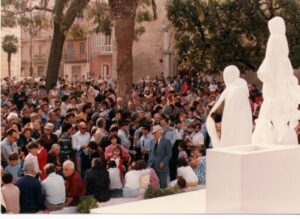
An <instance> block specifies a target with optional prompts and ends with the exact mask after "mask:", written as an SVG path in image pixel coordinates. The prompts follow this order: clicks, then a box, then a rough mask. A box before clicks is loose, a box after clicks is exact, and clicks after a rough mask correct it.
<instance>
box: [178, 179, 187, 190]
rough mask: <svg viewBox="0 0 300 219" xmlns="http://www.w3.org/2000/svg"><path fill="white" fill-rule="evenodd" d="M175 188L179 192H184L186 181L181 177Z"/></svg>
mask: <svg viewBox="0 0 300 219" xmlns="http://www.w3.org/2000/svg"><path fill="white" fill-rule="evenodd" d="M177 186H178V188H179V189H180V190H184V189H185V188H186V181H185V179H184V178H183V177H182V176H179V177H178V179H177Z"/></svg>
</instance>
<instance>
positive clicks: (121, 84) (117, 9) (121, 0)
mask: <svg viewBox="0 0 300 219" xmlns="http://www.w3.org/2000/svg"><path fill="white" fill-rule="evenodd" d="M109 6H110V9H111V12H112V15H113V18H114V28H115V37H116V44H117V89H118V92H117V96H119V97H122V98H123V99H124V100H125V101H128V100H130V99H131V90H132V78H133V77H132V72H133V63H132V59H133V58H132V44H133V40H134V24H135V15H136V9H137V6H138V0H110V1H109Z"/></svg>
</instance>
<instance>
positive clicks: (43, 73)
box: [37, 66, 45, 76]
mask: <svg viewBox="0 0 300 219" xmlns="http://www.w3.org/2000/svg"><path fill="white" fill-rule="evenodd" d="M37 71H38V72H37V73H38V76H44V75H45V68H44V66H38V67H37Z"/></svg>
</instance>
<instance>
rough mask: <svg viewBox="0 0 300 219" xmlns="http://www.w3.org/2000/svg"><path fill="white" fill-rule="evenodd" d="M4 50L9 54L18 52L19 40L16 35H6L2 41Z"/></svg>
mask: <svg viewBox="0 0 300 219" xmlns="http://www.w3.org/2000/svg"><path fill="white" fill-rule="evenodd" d="M2 49H3V51H4V52H6V53H8V54H13V53H16V52H17V51H18V38H17V37H16V36H15V35H5V36H4V38H3V40H2Z"/></svg>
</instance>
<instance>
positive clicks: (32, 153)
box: [24, 142, 41, 177]
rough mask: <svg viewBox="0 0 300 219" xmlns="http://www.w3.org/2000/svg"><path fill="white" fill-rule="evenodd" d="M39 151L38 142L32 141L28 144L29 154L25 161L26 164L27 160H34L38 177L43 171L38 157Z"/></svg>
mask: <svg viewBox="0 0 300 219" xmlns="http://www.w3.org/2000/svg"><path fill="white" fill-rule="evenodd" d="M38 151H39V145H38V144H37V143H36V142H30V143H29V144H28V154H27V156H26V157H25V161H24V164H25V163H27V162H28V163H30V162H33V164H34V171H35V174H36V175H37V176H36V177H38V175H39V174H40V173H41V172H40V167H39V162H38V158H37V154H38Z"/></svg>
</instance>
